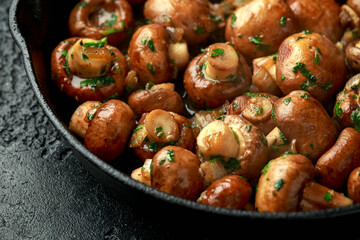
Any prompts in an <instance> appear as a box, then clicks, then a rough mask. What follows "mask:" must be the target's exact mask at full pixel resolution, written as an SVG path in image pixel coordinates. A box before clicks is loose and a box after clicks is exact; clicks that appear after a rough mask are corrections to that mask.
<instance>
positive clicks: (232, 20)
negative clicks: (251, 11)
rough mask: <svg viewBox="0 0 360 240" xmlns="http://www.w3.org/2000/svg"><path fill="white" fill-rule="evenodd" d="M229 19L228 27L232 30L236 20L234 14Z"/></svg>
mask: <svg viewBox="0 0 360 240" xmlns="http://www.w3.org/2000/svg"><path fill="white" fill-rule="evenodd" d="M230 19H231V22H230V26H231V28H234V24H235V22H236V19H237V18H236V15H235V13H233V14H231V18H230Z"/></svg>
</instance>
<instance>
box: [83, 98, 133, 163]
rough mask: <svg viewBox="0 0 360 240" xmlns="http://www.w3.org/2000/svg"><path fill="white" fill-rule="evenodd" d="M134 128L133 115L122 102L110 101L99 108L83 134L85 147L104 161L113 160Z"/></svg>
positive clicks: (122, 148)
mask: <svg viewBox="0 0 360 240" xmlns="http://www.w3.org/2000/svg"><path fill="white" fill-rule="evenodd" d="M134 128H135V114H134V113H133V111H132V110H131V108H130V107H129V106H128V105H127V104H126V103H124V102H122V101H120V100H117V99H112V100H109V101H107V102H105V103H104V104H102V105H101V107H99V109H98V110H97V111H96V113H95V115H94V117H93V119H92V120H91V121H90V124H89V126H88V129H87V131H86V134H85V141H84V144H85V147H86V148H87V149H89V150H90V151H91V152H92V153H94V154H95V155H96V156H98V157H99V158H100V159H102V160H104V161H112V160H115V159H116V158H117V157H118V156H120V154H121V153H122V152H123V151H124V150H125V147H126V144H127V142H128V139H129V137H130V135H131V132H132V131H133V129H134Z"/></svg>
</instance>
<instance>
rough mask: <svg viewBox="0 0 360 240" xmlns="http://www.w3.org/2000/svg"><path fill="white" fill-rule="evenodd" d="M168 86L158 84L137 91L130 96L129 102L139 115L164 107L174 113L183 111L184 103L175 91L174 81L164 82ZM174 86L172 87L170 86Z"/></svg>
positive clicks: (163, 108)
mask: <svg viewBox="0 0 360 240" xmlns="http://www.w3.org/2000/svg"><path fill="white" fill-rule="evenodd" d="M164 84H166V87H163V86H161V85H163V84H158V85H154V86H153V87H151V88H150V89H148V90H144V91H137V92H134V93H132V94H131V95H130V96H129V99H128V103H129V105H130V107H131V108H132V109H133V111H134V112H135V114H136V115H137V116H141V115H142V114H143V113H145V112H151V111H152V110H155V109H162V110H166V111H170V112H174V113H181V111H182V110H183V108H184V103H183V100H182V98H181V96H180V95H179V93H177V92H176V91H175V86H174V84H173V83H164ZM168 85H169V86H172V87H170V88H169V87H168Z"/></svg>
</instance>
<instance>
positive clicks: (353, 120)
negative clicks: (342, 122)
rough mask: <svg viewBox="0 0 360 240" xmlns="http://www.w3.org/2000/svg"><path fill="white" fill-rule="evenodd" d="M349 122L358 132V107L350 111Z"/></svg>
mask: <svg viewBox="0 0 360 240" xmlns="http://www.w3.org/2000/svg"><path fill="white" fill-rule="evenodd" d="M350 122H351V123H352V125H353V126H354V128H355V129H356V130H358V131H360V107H358V108H357V109H356V110H354V111H352V113H351V115H350Z"/></svg>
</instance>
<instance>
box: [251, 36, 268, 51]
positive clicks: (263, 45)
mask: <svg viewBox="0 0 360 240" xmlns="http://www.w3.org/2000/svg"><path fill="white" fill-rule="evenodd" d="M263 37H264V36H262V35H261V36H255V37H250V38H249V40H250V42H251V43H253V44H255V45H256V46H257V48H256V49H257V50H259V51H262V52H267V51H269V48H270V45H269V44H266V43H263V42H262V38H263Z"/></svg>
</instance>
